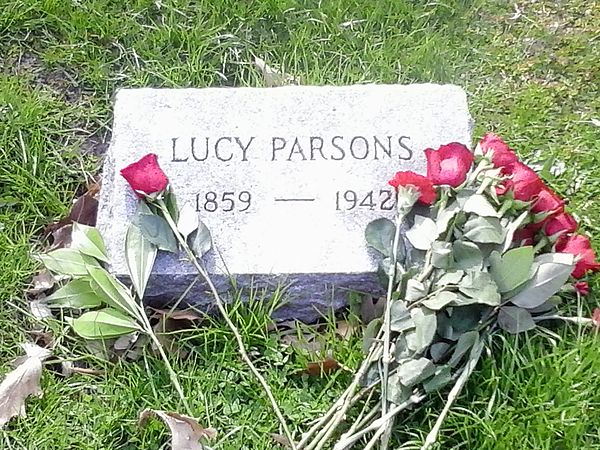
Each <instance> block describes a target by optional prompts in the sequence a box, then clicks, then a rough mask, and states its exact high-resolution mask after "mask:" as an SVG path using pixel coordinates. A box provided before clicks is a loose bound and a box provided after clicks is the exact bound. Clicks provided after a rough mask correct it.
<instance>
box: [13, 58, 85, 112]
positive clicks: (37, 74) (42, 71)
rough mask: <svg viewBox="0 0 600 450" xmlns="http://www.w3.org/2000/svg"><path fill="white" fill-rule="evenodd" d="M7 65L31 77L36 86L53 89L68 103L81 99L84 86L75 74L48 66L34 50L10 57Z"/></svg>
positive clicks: (15, 72)
mask: <svg viewBox="0 0 600 450" xmlns="http://www.w3.org/2000/svg"><path fill="white" fill-rule="evenodd" d="M11 59H12V60H11ZM5 67H6V68H8V70H9V71H11V72H12V73H14V74H15V75H18V76H20V77H26V78H28V79H30V80H31V81H32V82H33V84H34V85H35V86H36V87H39V88H42V89H47V90H49V91H51V92H52V94H53V95H55V96H57V97H60V98H62V99H63V100H65V101H66V102H67V103H77V102H78V101H79V100H80V99H81V95H82V88H81V86H80V85H79V83H78V82H77V80H76V77H75V76H73V75H72V74H71V73H69V72H68V71H67V70H65V69H64V68H53V69H50V68H47V67H46V66H45V64H44V62H43V61H42V60H41V59H40V58H39V57H38V56H37V55H35V54H34V53H32V52H23V53H21V54H19V55H17V56H16V57H13V58H9V59H8V62H7V64H6V66H5Z"/></svg>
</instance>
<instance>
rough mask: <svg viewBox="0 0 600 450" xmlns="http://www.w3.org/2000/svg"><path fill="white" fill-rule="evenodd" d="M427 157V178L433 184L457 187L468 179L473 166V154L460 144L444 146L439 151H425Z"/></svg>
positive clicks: (430, 149)
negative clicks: (468, 173)
mask: <svg viewBox="0 0 600 450" xmlns="http://www.w3.org/2000/svg"><path fill="white" fill-rule="evenodd" d="M425 156H426V157H427V178H429V179H430V180H431V182H432V183H433V184H436V185H439V184H445V185H448V186H452V187H457V186H458V185H460V184H461V183H462V182H463V181H465V179H466V178H467V172H468V171H469V169H470V168H471V165H472V164H473V154H472V153H471V152H470V151H469V149H468V148H467V147H465V146H464V145H462V144H459V143H458V142H452V143H451V144H447V145H442V146H441V147H440V148H439V149H438V150H437V151H435V150H433V149H432V148H428V149H426V150H425Z"/></svg>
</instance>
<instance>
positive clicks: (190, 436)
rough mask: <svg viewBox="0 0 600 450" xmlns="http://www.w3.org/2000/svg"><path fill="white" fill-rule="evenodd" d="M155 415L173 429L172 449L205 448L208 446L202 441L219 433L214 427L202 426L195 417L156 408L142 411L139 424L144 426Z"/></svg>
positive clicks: (196, 449)
mask: <svg viewBox="0 0 600 450" xmlns="http://www.w3.org/2000/svg"><path fill="white" fill-rule="evenodd" d="M153 416H156V417H158V418H160V419H161V420H162V421H163V422H164V423H165V424H166V425H167V426H168V427H169V429H170V430H171V449H172V450H204V449H205V448H206V447H204V446H203V445H202V443H201V442H200V441H201V440H205V439H214V438H215V437H216V435H217V431H216V430H215V429H214V428H203V427H201V426H200V425H199V424H198V422H197V421H196V419H194V418H193V417H189V416H184V415H183V414H178V413H175V412H167V411H160V410H156V409H145V410H144V411H142V412H141V414H140V418H139V425H140V426H144V424H145V423H146V422H147V421H148V420H149V419H150V418H151V417H153Z"/></svg>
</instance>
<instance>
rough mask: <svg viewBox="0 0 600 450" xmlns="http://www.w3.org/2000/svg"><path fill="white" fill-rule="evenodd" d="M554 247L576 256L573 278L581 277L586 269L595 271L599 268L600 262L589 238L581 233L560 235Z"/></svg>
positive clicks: (558, 250) (561, 251)
mask: <svg viewBox="0 0 600 450" xmlns="http://www.w3.org/2000/svg"><path fill="white" fill-rule="evenodd" d="M555 249H556V251H557V252H559V253H571V254H572V255H575V256H576V257H577V258H578V261H577V263H576V265H575V269H573V273H572V275H573V276H574V277H575V278H581V277H583V276H584V275H585V274H586V272H588V271H590V272H597V271H598V270H600V263H598V261H596V254H595V253H594V250H593V249H592V245H591V244H590V240H589V239H588V238H587V237H585V236H582V235H581V234H573V235H571V236H566V235H562V236H560V237H559V238H558V241H557V242H556V246H555Z"/></svg>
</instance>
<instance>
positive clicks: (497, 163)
mask: <svg viewBox="0 0 600 450" xmlns="http://www.w3.org/2000/svg"><path fill="white" fill-rule="evenodd" d="M479 147H480V148H481V151H482V152H483V154H484V155H485V154H487V152H489V151H490V150H492V151H493V155H492V163H493V164H494V167H508V166H511V165H512V164H514V163H516V162H518V161H519V158H518V157H517V154H516V153H515V152H514V151H513V150H511V148H510V147H509V146H508V145H506V142H504V141H503V140H502V139H501V138H500V137H499V136H497V135H495V134H494V133H487V134H486V135H485V136H483V139H482V140H481V141H480V142H479Z"/></svg>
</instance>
